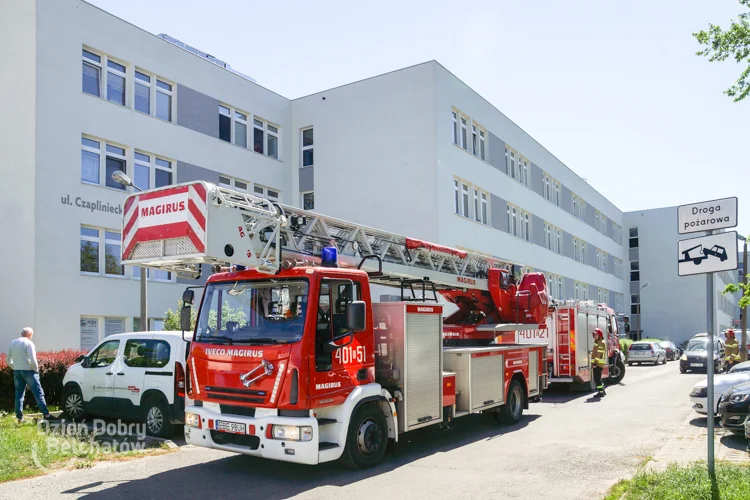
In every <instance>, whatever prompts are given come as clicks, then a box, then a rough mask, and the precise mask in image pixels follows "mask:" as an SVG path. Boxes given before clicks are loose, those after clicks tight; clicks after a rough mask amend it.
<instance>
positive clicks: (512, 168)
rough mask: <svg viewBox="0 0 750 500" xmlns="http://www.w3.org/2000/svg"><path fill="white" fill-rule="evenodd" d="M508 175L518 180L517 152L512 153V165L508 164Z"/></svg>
mask: <svg viewBox="0 0 750 500" xmlns="http://www.w3.org/2000/svg"><path fill="white" fill-rule="evenodd" d="M508 175H510V176H511V177H512V178H514V179H515V178H516V152H515V151H513V150H511V151H510V163H509V164H508Z"/></svg>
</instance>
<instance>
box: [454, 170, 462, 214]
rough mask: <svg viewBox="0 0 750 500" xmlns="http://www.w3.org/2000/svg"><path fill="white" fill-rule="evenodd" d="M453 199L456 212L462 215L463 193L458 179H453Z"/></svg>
mask: <svg viewBox="0 0 750 500" xmlns="http://www.w3.org/2000/svg"><path fill="white" fill-rule="evenodd" d="M453 201H454V205H455V210H456V213H457V214H458V215H461V195H460V194H459V192H458V181H457V180H455V179H453Z"/></svg>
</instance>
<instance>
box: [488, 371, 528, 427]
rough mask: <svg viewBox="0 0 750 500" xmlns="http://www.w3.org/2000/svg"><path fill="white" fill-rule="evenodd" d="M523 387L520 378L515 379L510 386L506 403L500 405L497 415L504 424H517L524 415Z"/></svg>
mask: <svg viewBox="0 0 750 500" xmlns="http://www.w3.org/2000/svg"><path fill="white" fill-rule="evenodd" d="M523 397H524V396H523V387H521V384H520V383H518V380H513V381H512V382H511V383H510V387H508V397H507V399H506V401H507V402H506V403H505V404H504V405H502V406H501V407H500V411H498V412H497V413H496V414H495V415H496V416H497V419H498V421H500V422H501V423H503V424H516V423H518V422H519V421H520V420H521V417H522V416H523Z"/></svg>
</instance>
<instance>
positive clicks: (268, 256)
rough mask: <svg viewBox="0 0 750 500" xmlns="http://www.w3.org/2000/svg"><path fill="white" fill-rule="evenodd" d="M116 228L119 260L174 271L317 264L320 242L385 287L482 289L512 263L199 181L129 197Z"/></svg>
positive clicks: (344, 263)
mask: <svg viewBox="0 0 750 500" xmlns="http://www.w3.org/2000/svg"><path fill="white" fill-rule="evenodd" d="M123 226H124V229H123V236H122V238H123V244H122V249H123V255H122V260H123V262H122V263H123V264H125V265H134V266H143V267H151V268H156V269H162V270H167V271H172V272H175V273H177V274H178V275H195V274H197V273H198V272H199V271H198V270H199V269H200V266H199V265H200V264H209V265H226V264H227V263H230V264H234V265H237V266H244V267H246V268H251V269H256V270H258V271H262V272H268V273H276V272H278V271H279V269H281V268H282V267H283V266H285V265H286V264H287V262H288V261H294V262H300V261H303V262H304V261H308V262H310V263H317V262H319V261H320V257H321V253H322V249H323V248H324V247H335V248H336V249H337V250H338V253H339V264H340V265H342V266H344V267H358V266H361V268H362V269H364V270H367V271H371V272H373V271H378V270H382V275H379V276H378V275H374V277H373V278H372V279H371V281H373V282H375V283H379V284H385V285H393V286H398V285H399V283H400V282H401V280H402V279H406V280H408V279H418V280H422V279H425V278H426V279H428V280H429V281H431V282H432V283H434V285H435V286H436V288H441V289H457V288H468V289H483V290H486V289H487V288H488V283H487V276H488V270H489V269H493V268H502V269H511V268H512V267H513V266H519V265H517V264H514V263H511V262H509V261H506V260H502V259H498V258H494V257H490V256H486V255H482V254H480V253H476V252H470V251H466V250H459V249H455V248H449V247H446V246H442V245H437V244H433V243H429V242H425V241H421V240H417V239H413V238H408V237H405V236H401V235H398V234H395V233H390V232H387V231H381V230H378V229H373V228H370V227H367V226H363V225H360V224H355V223H352V222H347V221H343V220H340V219H336V218H333V217H327V216H324V215H321V214H319V213H316V212H313V211H308V210H302V209H299V208H296V207H292V206H289V205H282V204H278V203H272V202H270V201H269V200H267V199H265V198H260V197H257V196H253V195H250V194H247V193H242V192H239V191H235V190H231V189H227V188H223V187H219V186H216V185H214V184H211V183H207V182H203V181H197V182H190V183H185V184H179V185H176V186H170V187H167V188H161V189H155V190H151V191H145V192H142V193H136V194H132V195H130V196H129V197H128V198H127V199H126V201H125V215H124V217H123ZM370 256H374V257H372V258H368V259H366V260H364V261H363V260H362V259H364V258H366V257H370ZM378 260H380V261H381V262H382V269H381V266H380V265H379V262H378ZM519 267H520V266H519Z"/></svg>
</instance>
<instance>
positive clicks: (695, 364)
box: [690, 363, 703, 366]
mask: <svg viewBox="0 0 750 500" xmlns="http://www.w3.org/2000/svg"><path fill="white" fill-rule="evenodd" d="M690 366H703V363H690Z"/></svg>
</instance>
